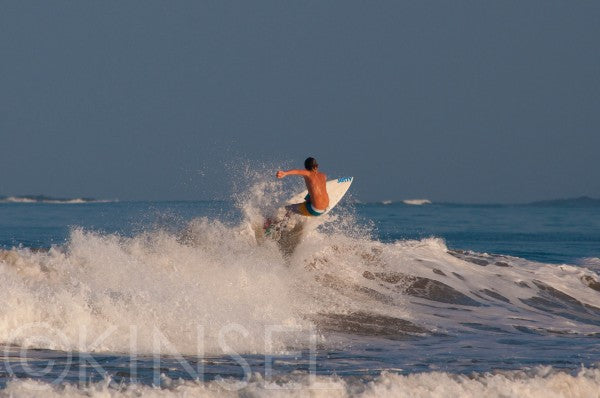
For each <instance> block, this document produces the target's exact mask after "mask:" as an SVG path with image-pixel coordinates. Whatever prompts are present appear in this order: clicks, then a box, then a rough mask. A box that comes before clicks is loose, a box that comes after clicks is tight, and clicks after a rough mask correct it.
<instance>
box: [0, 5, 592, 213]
mask: <svg viewBox="0 0 600 398" xmlns="http://www.w3.org/2000/svg"><path fill="white" fill-rule="evenodd" d="M599 21H600V2H597V1H553V0H548V1H522V0H519V1H442V0H440V1H429V0H414V1H377V2H367V1H294V2H292V1H280V0H274V1H221V0H218V1H176V2H167V1H160V2H157V1H135V2H133V1H119V2H116V1H68V2H67V1H41V0H40V1H3V2H1V3H0V57H1V59H0V138H1V140H0V148H2V149H1V150H2V156H1V157H0V166H1V168H2V170H1V172H0V194H5V195H7V194H29V193H42V194H47V195H54V196H92V197H98V198H119V199H122V200H128V199H211V198H226V197H228V195H230V193H231V191H232V179H235V177H232V174H235V173H236V172H237V164H238V163H240V164H241V165H242V166H240V168H243V167H246V166H247V165H251V166H252V165H254V164H255V165H258V166H260V167H262V168H265V169H266V170H271V169H272V171H273V172H274V171H275V167H276V166H278V165H285V166H298V167H301V165H302V161H303V160H304V158H305V157H306V156H308V155H312V156H315V157H317V159H318V160H319V162H320V164H321V167H322V168H323V169H324V170H325V171H326V172H328V174H329V175H330V176H332V177H333V176H340V175H354V176H355V177H356V180H355V184H354V186H353V191H354V195H355V197H356V198H358V199H361V200H366V201H370V200H384V199H405V198H429V199H432V200H434V201H455V202H526V201H530V200H537V199H547V198H557V197H573V196H580V195H589V196H595V197H600V167H598V154H599V149H600V47H599V43H600V23H599Z"/></svg>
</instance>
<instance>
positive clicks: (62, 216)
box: [0, 185, 600, 397]
mask: <svg viewBox="0 0 600 398" xmlns="http://www.w3.org/2000/svg"><path fill="white" fill-rule="evenodd" d="M268 191H269V190H268V189H265V187H264V186H260V185H259V186H255V187H253V188H252V189H250V190H248V192H245V193H243V194H242V195H237V196H236V198H235V200H231V201H198V202H86V201H77V202H75V203H47V202H41V201H40V202H28V203H15V202H14V201H11V202H5V203H0V302H1V303H2V304H1V307H0V349H1V350H2V354H1V355H2V360H1V361H0V396H40V397H47V396H57V397H64V396H98V397H100V396H101V397H105V396H140V395H143V396H157V397H158V396H160V397H163V396H164V397H170V396H245V397H247V396H252V397H263V396H268V397H272V396H294V397H296V396H297V397H301V396H316V397H320V396H323V397H330V396H335V397H354V396H357V397H384V396H390V397H396V396H400V397H446V396H452V397H454V396H464V397H481V396H486V397H513V396H514V397H563V396H564V397H596V396H598V391H600V369H599V368H598V364H599V361H600V344H599V342H600V275H599V274H598V271H599V270H600V208H599V207H594V206H568V205H561V206H552V205H546V206H527V205H457V204H437V203H432V204H424V205H407V204H404V203H402V202H399V203H388V204H385V205H384V204H382V203H371V204H369V203H367V204H361V203H351V202H349V201H347V202H343V203H342V204H341V205H340V206H338V207H337V208H336V209H335V210H334V211H332V212H331V213H330V214H329V215H327V216H326V217H327V218H326V219H325V220H324V222H323V223H322V224H321V225H318V226H317V225H311V224H309V225H306V226H305V228H304V230H303V232H302V237H301V239H300V240H298V241H296V242H295V243H294V246H293V247H292V248H291V249H290V248H289V247H287V248H283V247H282V246H281V245H278V244H277V243H276V242H274V241H272V240H270V239H266V240H262V239H258V240H257V236H256V233H255V230H256V228H257V226H258V225H260V223H261V222H262V217H263V215H264V214H267V213H269V212H270V211H272V210H273V206H274V204H273V203H272V204H271V208H267V207H268V206H263V205H262V204H263V203H264V202H265V200H264V199H263V198H264V197H265V196H267V194H273V192H270V193H269V192H268ZM279 195H280V196H281V195H282V194H281V193H279ZM80 202H82V203H80ZM386 203H387V202H386Z"/></svg>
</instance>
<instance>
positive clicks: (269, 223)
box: [263, 218, 273, 229]
mask: <svg viewBox="0 0 600 398" xmlns="http://www.w3.org/2000/svg"><path fill="white" fill-rule="evenodd" d="M272 224H273V220H271V219H270V218H267V219H266V220H265V223H264V224H263V229H269V227H270V226H271V225H272Z"/></svg>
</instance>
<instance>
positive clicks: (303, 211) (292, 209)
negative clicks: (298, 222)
mask: <svg viewBox="0 0 600 398" xmlns="http://www.w3.org/2000/svg"><path fill="white" fill-rule="evenodd" d="M285 210H286V216H288V215H290V214H300V215H301V216H310V213H309V212H308V209H307V208H306V202H302V203H294V204H293V205H288V206H285Z"/></svg>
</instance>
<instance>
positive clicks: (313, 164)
mask: <svg viewBox="0 0 600 398" xmlns="http://www.w3.org/2000/svg"><path fill="white" fill-rule="evenodd" d="M317 167H319V164H318V163H317V159H315V158H306V160H305V161H304V168H305V169H306V170H313V169H316V168H317Z"/></svg>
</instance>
